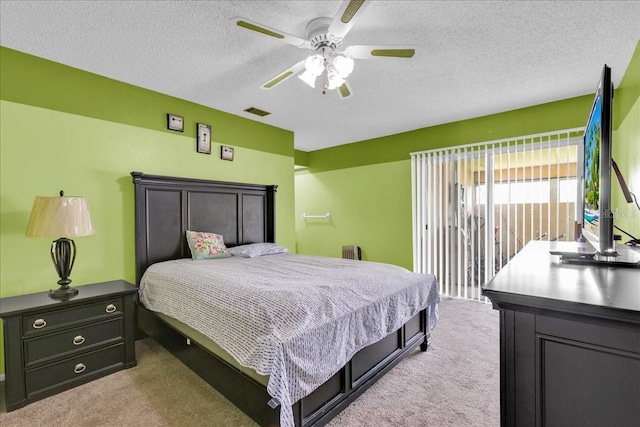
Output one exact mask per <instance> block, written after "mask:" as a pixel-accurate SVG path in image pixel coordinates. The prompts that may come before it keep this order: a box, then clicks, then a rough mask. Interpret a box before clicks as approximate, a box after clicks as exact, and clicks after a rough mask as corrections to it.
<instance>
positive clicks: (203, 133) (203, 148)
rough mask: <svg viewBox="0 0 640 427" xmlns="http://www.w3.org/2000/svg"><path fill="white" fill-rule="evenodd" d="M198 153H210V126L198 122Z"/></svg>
mask: <svg viewBox="0 0 640 427" xmlns="http://www.w3.org/2000/svg"><path fill="white" fill-rule="evenodd" d="M196 149H197V151H198V153H203V154H211V126H209V125H205V124H204V123H198V145H197V148H196Z"/></svg>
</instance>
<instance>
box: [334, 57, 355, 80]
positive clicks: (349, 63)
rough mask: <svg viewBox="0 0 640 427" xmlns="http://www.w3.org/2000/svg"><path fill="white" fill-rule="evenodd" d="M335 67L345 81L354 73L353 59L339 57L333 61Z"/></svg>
mask: <svg viewBox="0 0 640 427" xmlns="http://www.w3.org/2000/svg"><path fill="white" fill-rule="evenodd" d="M333 66H334V67H335V69H336V71H337V72H338V74H339V75H340V77H342V78H343V79H346V78H347V77H349V74H351V72H352V71H353V59H351V58H349V57H348V56H343V55H338V56H336V57H335V59H334V60H333Z"/></svg>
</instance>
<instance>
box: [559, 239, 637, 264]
mask: <svg viewBox="0 0 640 427" xmlns="http://www.w3.org/2000/svg"><path fill="white" fill-rule="evenodd" d="M560 260H561V261H562V262H563V263H571V264H587V265H594V266H610V267H628V268H640V252H639V251H636V250H634V249H633V248H631V247H629V246H626V245H621V244H618V245H616V255H615V256H614V255H602V254H600V253H596V254H587V255H584V254H578V253H576V254H570V253H565V254H562V255H560Z"/></svg>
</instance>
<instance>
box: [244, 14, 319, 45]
mask: <svg viewBox="0 0 640 427" xmlns="http://www.w3.org/2000/svg"><path fill="white" fill-rule="evenodd" d="M231 20H233V22H235V24H236V25H237V26H238V27H242V28H246V29H247V30H252V31H255V32H257V33H260V34H264V35H266V36H270V37H274V38H276V39H279V40H282V41H283V42H285V43H288V44H290V45H293V46H296V47H299V48H302V49H304V48H307V49H310V48H311V44H310V43H309V41H308V40H304V39H302V38H300V37H297V36H294V35H291V34H288V33H285V32H284V31H280V30H276V29H275V28H271V27H268V26H266V25H263V24H260V23H258V22H255V21H252V20H250V19H247V18H243V17H241V16H236V17H234V18H231Z"/></svg>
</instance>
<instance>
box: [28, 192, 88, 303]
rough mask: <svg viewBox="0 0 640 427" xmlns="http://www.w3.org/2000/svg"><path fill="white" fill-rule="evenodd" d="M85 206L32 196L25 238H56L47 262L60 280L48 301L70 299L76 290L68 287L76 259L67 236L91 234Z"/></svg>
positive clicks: (67, 199) (76, 199)
mask: <svg viewBox="0 0 640 427" xmlns="http://www.w3.org/2000/svg"><path fill="white" fill-rule="evenodd" d="M94 233H95V231H94V230H93V224H91V215H90V214H89V207H88V206H87V202H86V200H85V199H84V198H83V197H65V196H64V193H63V192H62V191H60V196H59V197H57V196H54V197H44V196H36V198H35V200H34V202H33V209H31V216H30V217H29V224H28V225H27V231H26V235H27V236H28V237H59V238H58V239H57V240H54V241H53V243H52V244H51V259H52V260H53V265H54V266H55V268H56V271H57V272H58V276H59V277H60V280H58V285H60V288H59V289H57V290H55V291H54V290H50V291H49V296H50V297H51V298H70V297H73V296H74V295H77V293H78V290H77V289H75V288H72V287H70V286H69V283H71V279H69V276H70V275H71V269H72V268H73V262H74V261H75V259H76V245H75V243H74V242H73V240H71V239H69V237H78V236H88V235H90V234H94Z"/></svg>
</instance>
